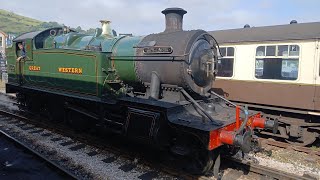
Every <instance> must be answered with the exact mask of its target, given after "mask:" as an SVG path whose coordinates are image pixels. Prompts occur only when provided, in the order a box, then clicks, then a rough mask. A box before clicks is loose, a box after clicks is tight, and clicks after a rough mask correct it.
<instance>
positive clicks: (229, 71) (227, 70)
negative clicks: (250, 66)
mask: <svg viewBox="0 0 320 180" xmlns="http://www.w3.org/2000/svg"><path fill="white" fill-rule="evenodd" d="M219 51H220V53H221V55H222V57H219V59H218V73H217V76H220V77H232V76H233V63H234V48H233V47H221V48H220V49H219Z"/></svg>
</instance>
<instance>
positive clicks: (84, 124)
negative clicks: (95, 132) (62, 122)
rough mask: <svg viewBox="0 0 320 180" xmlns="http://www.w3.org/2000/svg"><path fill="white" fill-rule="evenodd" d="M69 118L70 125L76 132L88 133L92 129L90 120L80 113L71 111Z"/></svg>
mask: <svg viewBox="0 0 320 180" xmlns="http://www.w3.org/2000/svg"><path fill="white" fill-rule="evenodd" d="M67 118H68V119H67V122H68V124H69V125H71V127H73V128H74V129H75V130H76V131H87V130H90V129H91V128H92V124H90V121H89V119H88V118H87V117H86V116H84V115H82V114H80V113H77V112H74V111H69V112H68V116H67Z"/></svg>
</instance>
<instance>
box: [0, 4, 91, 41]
mask: <svg viewBox="0 0 320 180" xmlns="http://www.w3.org/2000/svg"><path fill="white" fill-rule="evenodd" d="M58 26H63V24H59V23H57V22H43V21H39V20H36V19H32V18H28V17H24V16H21V15H18V14H15V13H13V12H9V11H5V10H2V9H0V30H1V31H3V32H5V33H7V34H16V35H19V34H22V33H24V32H30V31H40V30H44V29H47V28H51V27H58ZM75 30H76V31H78V32H81V33H88V34H93V33H94V31H95V29H93V28H90V29H88V30H87V31H85V30H82V29H81V27H80V26H78V27H77V28H75Z"/></svg>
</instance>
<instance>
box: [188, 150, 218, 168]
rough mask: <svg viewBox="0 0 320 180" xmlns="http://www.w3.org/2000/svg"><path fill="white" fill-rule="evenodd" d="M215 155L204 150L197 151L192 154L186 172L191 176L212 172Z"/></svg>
mask: <svg viewBox="0 0 320 180" xmlns="http://www.w3.org/2000/svg"><path fill="white" fill-rule="evenodd" d="M216 157H217V155H216V154H215V153H214V152H213V151H208V150H206V149H202V150H198V151H196V152H194V153H192V157H191V163H190V166H189V167H188V171H189V172H191V173H192V174H208V173H209V172H212V171H211V170H212V167H213V165H214V162H215V159H216Z"/></svg>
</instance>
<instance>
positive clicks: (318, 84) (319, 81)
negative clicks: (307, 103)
mask: <svg viewBox="0 0 320 180" xmlns="http://www.w3.org/2000/svg"><path fill="white" fill-rule="evenodd" d="M319 45H320V44H319V41H318V40H317V41H316V50H315V60H314V71H313V72H314V73H313V75H314V80H315V93H314V98H313V102H314V110H315V111H320V51H319Z"/></svg>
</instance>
